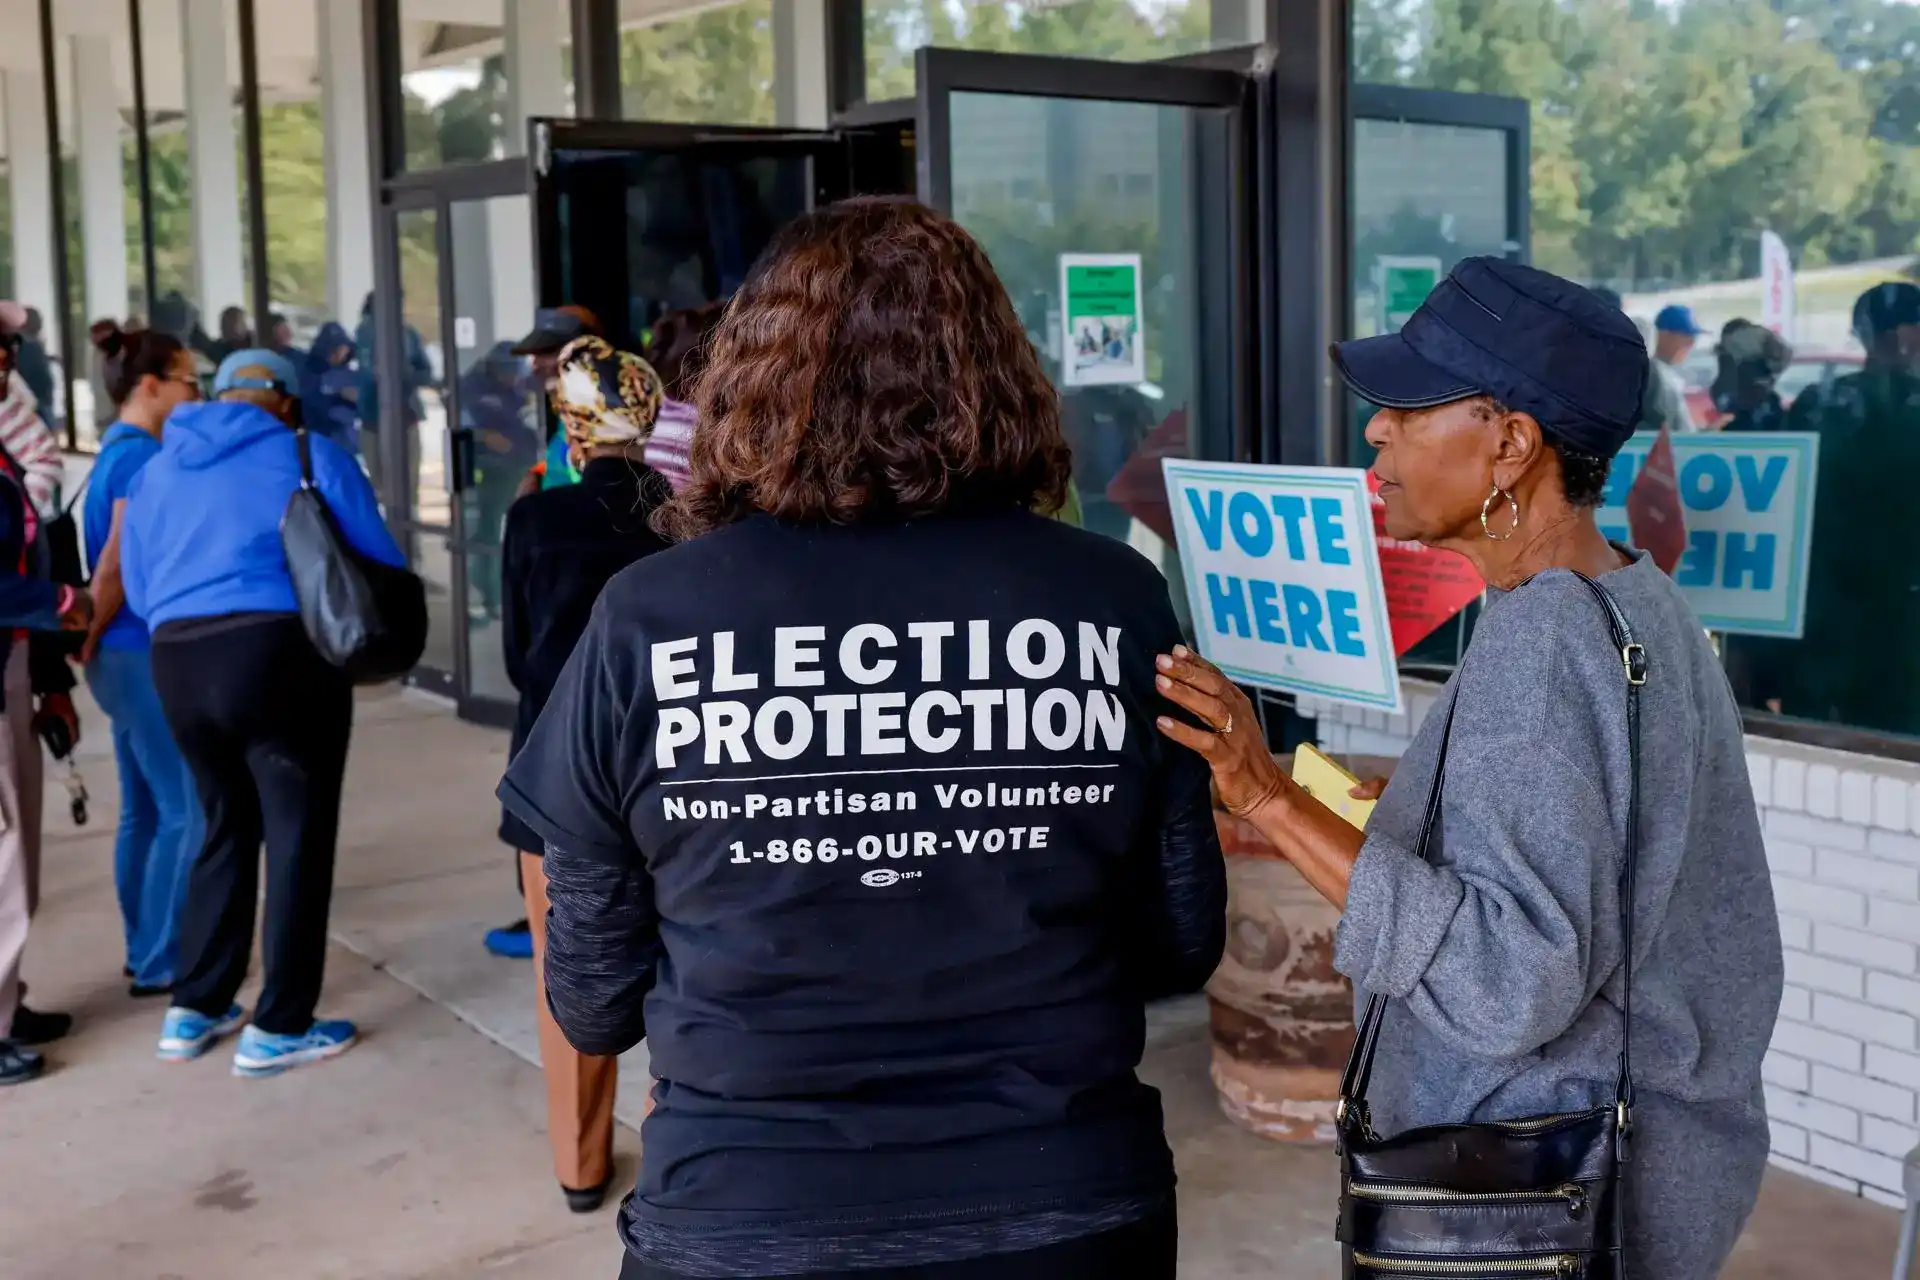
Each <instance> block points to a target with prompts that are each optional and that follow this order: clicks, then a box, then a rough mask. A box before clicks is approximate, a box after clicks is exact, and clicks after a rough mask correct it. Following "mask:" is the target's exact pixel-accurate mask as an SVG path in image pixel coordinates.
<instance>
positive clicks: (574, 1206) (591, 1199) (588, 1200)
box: [560, 1175, 613, 1213]
mask: <svg viewBox="0 0 1920 1280" xmlns="http://www.w3.org/2000/svg"><path fill="white" fill-rule="evenodd" d="M612 1185H613V1177H612V1175H608V1177H607V1180H606V1181H605V1182H603V1183H601V1184H600V1185H599V1186H597V1187H587V1188H584V1189H582V1190H575V1189H574V1188H572V1187H569V1186H567V1185H566V1184H564V1183H562V1184H561V1187H560V1194H561V1195H563V1196H565V1197H566V1198H567V1208H569V1209H571V1210H573V1211H574V1212H575V1213H592V1212H593V1211H594V1210H595V1209H598V1208H599V1207H600V1206H601V1205H603V1204H605V1203H606V1202H607V1188H608V1187H610V1186H612Z"/></svg>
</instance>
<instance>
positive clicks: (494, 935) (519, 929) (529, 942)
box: [487, 920, 533, 960]
mask: <svg viewBox="0 0 1920 1280" xmlns="http://www.w3.org/2000/svg"><path fill="white" fill-rule="evenodd" d="M487 950H488V951H490V952H492V953H493V954H494V955H496V956H499V957H501V958H502V959H506V960H531V959H533V928H532V926H530V925H529V924H528V923H527V922H526V921H525V920H522V921H519V922H518V923H517V924H504V925H501V926H500V927H499V928H498V929H489V930H487Z"/></svg>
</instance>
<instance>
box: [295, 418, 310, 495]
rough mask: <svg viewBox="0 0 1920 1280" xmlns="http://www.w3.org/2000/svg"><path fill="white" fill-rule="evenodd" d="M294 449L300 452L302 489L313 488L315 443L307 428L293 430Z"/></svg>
mask: <svg viewBox="0 0 1920 1280" xmlns="http://www.w3.org/2000/svg"><path fill="white" fill-rule="evenodd" d="M293 447H294V448H296V449H298V450H299V451H300V487H301V488H302V489H311V488H313V441H312V440H311V439H309V438H308V436H307V429H306V428H305V427H295V428H294V429H293Z"/></svg>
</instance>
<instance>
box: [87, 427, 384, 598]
mask: <svg viewBox="0 0 1920 1280" xmlns="http://www.w3.org/2000/svg"><path fill="white" fill-rule="evenodd" d="M310 438H311V440H312V445H313V475H314V484H315V486H316V487H317V488H318V489H319V490H320V495H321V496H322V497H323V498H325V499H326V500H327V505H328V506H329V507H330V508H332V510H333V516H334V519H335V520H336V521H337V522H338V523H339V526H340V531H341V533H342V534H344V535H345V537H346V539H347V541H348V542H349V543H350V544H352V546H353V547H354V549H355V550H357V551H359V552H360V553H361V554H363V555H366V556H370V557H372V558H373V559H375V560H380V561H384V562H385V563H387V564H392V565H399V564H404V563H405V560H404V558H403V557H402V556H401V554H400V548H399V546H398V545H396V544H395V542H394V540H393V535H392V534H391V533H389V532H388V531H387V526H386V523H385V522H384V521H383V520H382V519H381V518H380V504H379V500H378V499H377V498H376V497H375V496H374V492H373V486H372V485H371V484H369V483H368V482H367V477H366V475H365V474H364V473H363V472H362V471H361V470H360V467H359V465H358V464H357V463H355V462H354V460H353V459H352V458H351V457H350V456H348V454H347V453H346V452H345V451H344V450H343V449H341V448H340V446H338V445H336V444H334V443H333V442H332V441H331V440H326V439H323V438H321V437H318V436H311V437H310ZM299 487H300V454H299V450H298V449H297V447H296V446H295V443H294V438H293V432H292V431H290V430H289V429H288V428H287V426H286V424H285V423H283V422H281V421H280V420H279V419H278V418H276V417H274V416H273V415H272V414H270V413H268V412H267V411H266V410H265V409H262V408H260V407H259V406H258V405H252V404H247V403H244V402H239V401H215V402H212V403H208V404H192V405H182V406H181V407H180V408H178V409H175V410H174V411H173V415H172V416H171V417H169V418H168V419H167V429H166V433H165V435H164V437H163V438H162V440H161V444H160V452H159V454H158V455H156V456H155V457H154V459H153V461H151V462H149V463H148V464H147V465H146V467H145V468H143V469H142V470H141V472H140V474H139V475H138V476H137V477H135V478H134V482H133V485H132V487H131V488H130V489H129V490H128V493H127V512H126V518H125V524H124V526H123V529H122V533H121V548H120V576H121V580H122V582H123V583H124V584H125V587H126V592H127V603H128V605H130V606H131V607H132V609H133V611H134V612H135V613H137V614H138V615H140V616H141V617H143V618H145V619H146V620H147V625H148V626H150V627H154V628H156V629H157V628H159V627H161V626H163V625H164V624H166V623H169V622H177V621H179V620H181V619H183V618H214V617H220V616H222V615H225V614H232V613H297V612H299V604H298V602H296V601H295V599H294V595H293V580H292V578H291V577H290V576H289V575H288V573H287V558H286V553H285V552H284V551H283V550H282V548H281V545H280V517H281V516H283V515H285V514H286V510H287V500H288V499H289V498H291V497H292V496H293V492H294V490H295V489H298V488H299Z"/></svg>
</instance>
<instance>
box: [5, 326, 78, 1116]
mask: <svg viewBox="0 0 1920 1280" xmlns="http://www.w3.org/2000/svg"><path fill="white" fill-rule="evenodd" d="M4 349H5V350H6V352H7V354H8V355H10V354H11V343H7V344H5V347H4ZM0 377H4V371H0ZM37 521H38V516H37V514H36V512H35V511H34V509H33V504H32V502H30V501H28V498H27V488H26V477H25V475H24V474H23V473H22V472H21V471H20V470H19V469H17V468H16V467H15V466H13V465H12V463H11V461H10V460H9V459H7V458H6V457H5V455H4V454H0V719H4V721H5V723H4V724H0V818H4V821H0V1085H9V1084H21V1083H23V1082H25V1081H28V1080H33V1079H35V1078H37V1077H38V1076H39V1075H40V1074H41V1073H42V1072H44V1071H45V1070H46V1060H45V1059H44V1058H43V1057H42V1056H41V1055H40V1054H38V1053H36V1052H35V1051H34V1049H33V1046H36V1045H43V1044H47V1043H49V1042H51V1041H54V1040H58V1039H59V1038H60V1037H62V1036H64V1035H66V1034H67V1032H68V1031H69V1030H71V1029H72V1027H73V1018H72V1015H70V1014H65V1013H50V1012H44V1011H41V1010H37V1009H29V1008H28V1007H27V1006H26V1005H25V1003H24V1002H23V1000H22V997H23V995H24V991H25V988H24V986H23V984H22V983H21V981H20V961H21V957H22V955H23V953H24V952H25V950H26V945H27V928H28V923H29V922H30V921H31V919H32V918H33V914H34V911H35V910H36V909H37V907H38V906H39V898H40V807H41V794H42V792H41V756H40V739H39V736H38V734H37V733H36V732H35V722H36V720H38V719H40V718H41V717H54V718H57V719H59V720H62V721H64V722H65V724H66V727H67V730H68V733H69V734H70V735H71V736H72V738H73V739H74V740H75V741H78V739H79V736H80V722H79V719H78V717H77V716H76V715H75V714H74V710H73V699H72V697H71V691H72V689H73V684H74V680H73V676H72V674H71V672H69V671H68V670H67V664H66V662H65V660H64V658H63V657H62V655H61V653H60V651H59V650H58V649H57V648H55V647H53V646H51V645H48V644H47V643H46V641H47V640H48V639H51V638H52V637H51V636H50V635H48V634H47V633H50V632H53V631H57V630H60V629H62V628H66V629H69V630H85V628H86V626H87V623H88V621H89V620H90V619H91V617H92V613H93V604H92V600H91V599H90V598H89V597H88V595H87V593H86V592H84V591H80V590H78V589H76V588H73V587H67V586H60V585H57V584H55V583H53V582H50V581H48V580H47V577H46V573H45V566H44V564H43V563H41V561H42V559H43V557H41V556H40V555H38V554H37V552H38V548H37V546H36V544H35V533H36V531H37ZM22 631H24V632H26V633H27V634H26V636H25V638H24V639H23V638H22V637H21V635H20V632H22ZM36 700H37V702H38V705H37V706H36V705H35V704H36Z"/></svg>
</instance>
